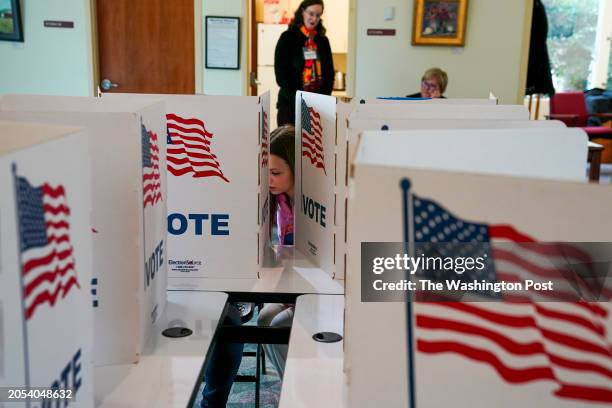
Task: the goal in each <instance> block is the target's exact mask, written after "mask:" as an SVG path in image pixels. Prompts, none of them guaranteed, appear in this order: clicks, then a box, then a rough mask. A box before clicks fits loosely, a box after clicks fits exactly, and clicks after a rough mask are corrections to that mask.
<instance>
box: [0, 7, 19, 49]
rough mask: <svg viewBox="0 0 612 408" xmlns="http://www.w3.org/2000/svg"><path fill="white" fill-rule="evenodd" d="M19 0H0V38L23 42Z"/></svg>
mask: <svg viewBox="0 0 612 408" xmlns="http://www.w3.org/2000/svg"><path fill="white" fill-rule="evenodd" d="M19 1H20V0H0V40H3V41H21V42H23V27H22V26H21V8H20V4H19Z"/></svg>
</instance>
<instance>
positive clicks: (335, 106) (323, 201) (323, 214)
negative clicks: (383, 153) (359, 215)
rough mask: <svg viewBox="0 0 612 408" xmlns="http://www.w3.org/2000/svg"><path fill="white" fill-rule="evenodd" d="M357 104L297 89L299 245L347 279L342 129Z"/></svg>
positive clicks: (327, 269)
mask: <svg viewBox="0 0 612 408" xmlns="http://www.w3.org/2000/svg"><path fill="white" fill-rule="evenodd" d="M354 106H355V103H354V102H351V103H344V102H341V101H339V100H337V99H336V98H335V97H332V96H327V95H319V94H313V93H309V92H301V91H299V92H297V94H296V124H295V127H296V140H295V157H296V164H295V172H294V174H295V231H296V241H295V247H296V249H297V250H298V251H300V252H301V253H303V254H305V255H306V257H307V258H308V259H309V260H310V261H311V262H313V263H314V264H315V265H317V266H318V267H319V268H321V269H323V270H324V271H325V272H326V273H328V274H329V275H330V277H332V278H334V279H343V276H344V262H345V259H344V258H345V256H344V253H340V252H338V251H337V250H336V246H337V245H338V244H339V242H340V240H341V239H342V235H343V231H341V230H340V229H339V228H338V227H337V226H338V225H344V224H342V223H340V220H339V219H338V214H340V211H339V206H341V205H343V203H344V201H343V200H342V199H341V198H339V197H338V195H337V186H338V185H339V184H342V183H343V180H344V179H343V177H344V174H345V172H344V164H343V162H342V157H345V155H346V154H345V151H344V149H345V148H346V145H345V143H344V142H343V141H342V140H341V139H339V138H338V135H339V132H338V127H339V126H343V123H345V122H346V119H347V118H348V116H349V114H350V112H351V110H352V109H353V108H354Z"/></svg>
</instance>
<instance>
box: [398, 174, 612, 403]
mask: <svg viewBox="0 0 612 408" xmlns="http://www.w3.org/2000/svg"><path fill="white" fill-rule="evenodd" d="M408 185H409V184H408ZM404 186H405V185H404ZM403 188H404V187H403ZM408 194H409V193H408V189H407V188H404V200H409V196H408ZM411 198H412V205H411V208H412V211H411V214H412V215H411V216H407V217H406V218H408V217H410V218H412V222H413V226H414V242H417V243H418V242H443V243H451V244H452V243H457V242H463V243H476V242H479V243H484V244H485V245H482V244H479V245H478V246H477V248H480V249H475V251H478V250H480V251H487V254H488V257H489V259H492V261H491V263H490V264H489V265H488V267H487V268H485V269H484V270H483V275H482V276H477V277H474V276H473V275H472V278H476V279H478V280H480V279H483V280H487V281H491V282H495V281H501V280H504V281H511V282H517V281H520V282H523V281H524V280H525V279H533V280H548V277H552V276H556V277H559V276H560V275H559V273H558V271H556V270H555V268H554V267H551V264H552V265H567V264H568V263H576V264H583V265H584V264H587V265H588V264H589V263H590V256H589V254H588V253H586V252H585V251H583V250H581V249H579V248H577V247H575V246H572V245H571V244H547V243H539V244H535V243H536V240H535V239H533V238H532V237H529V236H528V235H526V234H523V233H521V232H520V231H518V230H516V229H515V228H513V227H512V226H509V225H491V224H483V223H473V222H468V221H465V220H461V219H459V218H457V217H455V216H454V215H453V214H451V213H450V212H449V211H447V210H446V209H445V208H443V207H442V206H441V205H439V204H438V203H436V202H434V201H431V200H426V199H422V198H419V197H418V196H416V195H414V194H412V195H411ZM408 221H410V220H409V219H405V222H408ZM405 226H406V227H407V224H406V225H405ZM406 231H408V229H406ZM534 244H535V245H534ZM479 255H482V253H481V254H477V253H471V254H469V255H468V256H479ZM441 256H444V255H443V254H441ZM558 257H563V260H561V259H555V258H558ZM553 273H554V275H553ZM455 277H456V275H455ZM436 278H442V277H441V276H437V277H436ZM583 289H584V288H583ZM586 289H588V288H586ZM555 292H556V291H555ZM481 295H485V296H487V295H492V294H487V293H481ZM512 296H513V298H512V299H511V298H509V297H508V296H507V295H506V294H505V293H504V294H503V295H502V299H501V300H502V301H501V302H471V303H467V302H418V303H417V304H415V306H414V308H415V318H416V319H415V325H416V328H417V330H416V332H415V337H416V349H417V350H418V351H419V352H421V353H425V354H433V355H435V354H444V353H451V354H456V355H460V356H462V357H464V358H467V359H469V360H472V361H473V362H475V363H477V364H485V365H488V366H489V367H490V368H491V369H493V370H494V371H495V372H496V373H497V374H498V375H499V377H500V378H501V379H502V380H503V381H505V382H507V383H509V384H516V385H519V384H524V383H530V382H534V381H550V382H551V383H552V384H553V386H554V389H553V390H552V391H551V392H552V395H554V396H555V397H557V398H563V399H572V400H580V401H582V402H597V403H612V342H611V341H610V335H609V333H608V332H607V330H606V320H607V319H608V314H609V309H608V307H607V306H606V304H604V303H587V302H584V301H571V302H570V301H567V302H560V301H558V302H557V301H556V302H554V303H543V302H538V301H532V298H531V297H530V296H525V297H523V298H518V296H514V295H512ZM550 296H554V297H555V299H551V300H558V299H556V297H557V296H559V295H558V293H554V294H552V295H550ZM507 297H508V298H507ZM504 300H505V301H504Z"/></svg>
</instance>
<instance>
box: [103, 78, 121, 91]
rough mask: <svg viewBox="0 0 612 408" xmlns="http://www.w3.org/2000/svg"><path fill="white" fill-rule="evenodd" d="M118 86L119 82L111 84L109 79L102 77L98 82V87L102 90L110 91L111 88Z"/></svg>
mask: <svg viewBox="0 0 612 408" xmlns="http://www.w3.org/2000/svg"><path fill="white" fill-rule="evenodd" d="M118 86H119V84H113V83H112V82H111V80H110V79H106V78H105V79H103V80H102V82H100V87H101V88H102V89H103V90H104V91H110V90H111V89H112V88H117V87H118Z"/></svg>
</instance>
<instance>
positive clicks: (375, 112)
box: [353, 99, 529, 120]
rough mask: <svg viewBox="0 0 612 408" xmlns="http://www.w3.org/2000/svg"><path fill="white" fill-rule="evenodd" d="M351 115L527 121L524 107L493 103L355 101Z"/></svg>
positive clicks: (527, 112)
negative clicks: (364, 102) (357, 102)
mask: <svg viewBox="0 0 612 408" xmlns="http://www.w3.org/2000/svg"><path fill="white" fill-rule="evenodd" d="M449 101H451V100H450V99H449ZM353 114H354V115H359V117H361V118H398V119H399V118H403V119H432V120H438V119H497V120H529V111H528V110H527V108H525V107H524V106H520V105H494V104H490V105H489V104H487V105H469V104H468V105H465V104H452V103H369V104H368V103H366V104H358V105H357V106H356V107H355V109H354V111H353Z"/></svg>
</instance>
